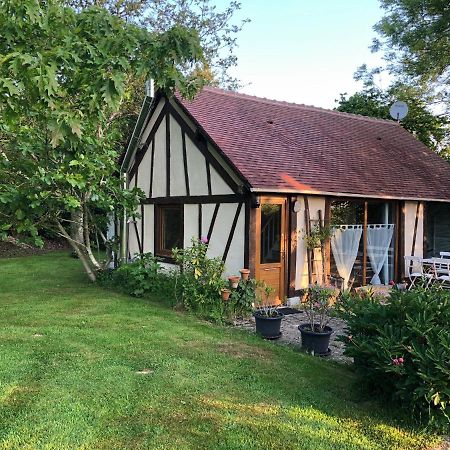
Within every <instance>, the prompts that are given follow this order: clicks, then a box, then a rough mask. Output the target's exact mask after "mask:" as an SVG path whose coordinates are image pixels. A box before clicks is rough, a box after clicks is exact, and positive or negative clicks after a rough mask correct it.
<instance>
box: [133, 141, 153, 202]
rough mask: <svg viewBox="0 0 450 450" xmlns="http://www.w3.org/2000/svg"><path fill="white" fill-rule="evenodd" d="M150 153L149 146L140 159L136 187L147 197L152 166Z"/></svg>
mask: <svg viewBox="0 0 450 450" xmlns="http://www.w3.org/2000/svg"><path fill="white" fill-rule="evenodd" d="M151 155H152V151H151V144H150V147H149V149H148V150H147V151H146V152H145V155H144V157H143V158H142V161H141V163H140V164H139V167H138V184H137V185H138V187H139V188H141V189H142V190H143V191H144V192H145V196H146V197H148V194H149V191H150V174H151V165H152V158H151Z"/></svg>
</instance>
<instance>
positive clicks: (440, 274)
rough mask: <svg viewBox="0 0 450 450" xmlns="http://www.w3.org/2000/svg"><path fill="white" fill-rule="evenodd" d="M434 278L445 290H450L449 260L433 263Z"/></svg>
mask: <svg viewBox="0 0 450 450" xmlns="http://www.w3.org/2000/svg"><path fill="white" fill-rule="evenodd" d="M434 267H435V278H436V281H437V282H438V283H441V286H442V287H443V288H445V289H450V259H441V260H436V262H435V263H434Z"/></svg>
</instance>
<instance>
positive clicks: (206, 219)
mask: <svg viewBox="0 0 450 450" xmlns="http://www.w3.org/2000/svg"><path fill="white" fill-rule="evenodd" d="M215 207H216V205H215V203H207V204H204V205H203V206H202V230H201V234H200V235H201V236H207V234H208V231H209V225H210V224H211V219H212V216H213V213H214V208H215ZM219 209H220V207H219Z"/></svg>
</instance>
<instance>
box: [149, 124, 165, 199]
mask: <svg viewBox="0 0 450 450" xmlns="http://www.w3.org/2000/svg"><path fill="white" fill-rule="evenodd" d="M154 164H155V168H154V171H153V186H152V191H153V192H152V194H153V195H152V197H165V196H166V119H163V120H162V122H161V125H160V126H159V127H158V130H157V131H156V133H155V157H154Z"/></svg>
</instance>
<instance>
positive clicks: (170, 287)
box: [97, 253, 179, 305]
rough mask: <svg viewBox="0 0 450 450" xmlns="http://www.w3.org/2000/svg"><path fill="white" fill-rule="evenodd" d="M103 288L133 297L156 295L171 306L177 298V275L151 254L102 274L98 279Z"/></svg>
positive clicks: (138, 257) (145, 254)
mask: <svg viewBox="0 0 450 450" xmlns="http://www.w3.org/2000/svg"><path fill="white" fill-rule="evenodd" d="M97 279H98V281H99V282H100V284H101V285H102V286H105V287H112V288H113V289H116V290H118V291H121V292H124V293H126V294H128V295H131V296H133V297H143V296H146V295H148V294H154V295H155V296H157V297H161V298H164V299H167V301H168V303H169V304H171V305H174V304H175V299H176V298H177V294H178V295H179V293H178V292H177V282H176V281H177V275H176V274H175V273H172V272H169V271H167V270H164V269H163V268H162V267H161V265H160V264H159V262H158V258H156V257H155V256H153V255H152V254H151V253H144V254H143V255H141V256H137V257H136V259H135V260H134V261H133V262H131V263H129V264H122V265H121V266H120V267H119V268H117V269H116V270H111V271H107V272H102V273H101V275H99V276H98V277H97Z"/></svg>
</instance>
